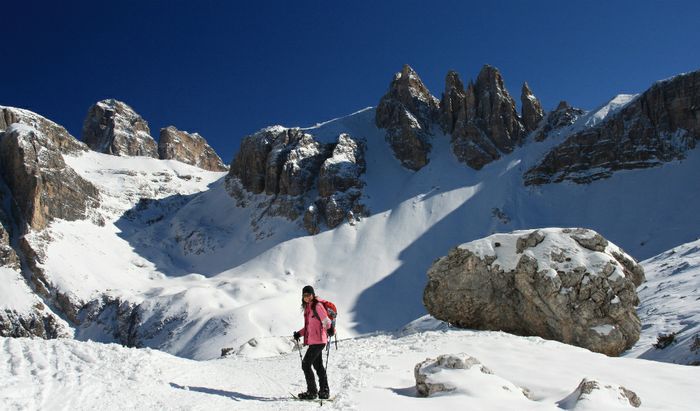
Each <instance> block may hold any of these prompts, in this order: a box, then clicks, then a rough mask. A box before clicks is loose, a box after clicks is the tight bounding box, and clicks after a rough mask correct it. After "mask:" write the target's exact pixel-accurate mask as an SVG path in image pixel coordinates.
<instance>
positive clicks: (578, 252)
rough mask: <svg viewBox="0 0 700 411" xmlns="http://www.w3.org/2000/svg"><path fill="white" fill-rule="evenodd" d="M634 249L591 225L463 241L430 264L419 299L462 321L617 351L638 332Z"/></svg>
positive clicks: (638, 275) (639, 275)
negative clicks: (627, 248)
mask: <svg viewBox="0 0 700 411" xmlns="http://www.w3.org/2000/svg"><path fill="white" fill-rule="evenodd" d="M642 281H644V273H643V270H642V268H641V267H640V266H639V265H638V264H637V263H636V262H635V261H634V259H633V258H632V257H630V256H629V255H627V254H626V253H624V251H622V250H621V249H620V248H618V247H617V246H615V245H614V244H612V243H609V242H608V241H607V240H605V239H604V238H603V237H602V236H600V235H599V234H598V233H596V232H594V231H592V230H585V229H560V228H547V229H541V230H529V231H516V232H513V233H509V234H494V235H492V236H489V237H486V238H484V239H481V240H476V241H473V242H470V243H466V244H462V245H460V246H459V247H457V248H454V249H452V250H450V252H449V254H448V255H447V256H446V257H442V258H440V259H439V260H437V261H436V262H435V263H434V264H433V266H432V267H431V268H430V270H429V271H428V284H427V285H426V287H425V291H424V295H423V302H424V304H425V306H426V308H427V309H428V312H429V313H430V314H432V315H433V316H434V317H436V318H438V319H440V320H443V321H447V322H449V323H451V324H454V325H458V326H460V327H467V328H477V329H486V330H504V331H508V332H512V333H515V334H519V335H537V336H540V337H543V338H550V339H555V340H559V341H562V342H565V343H568V344H574V345H578V346H581V347H586V348H588V349H590V350H593V351H596V352H601V353H605V354H608V355H618V354H620V353H621V352H622V351H624V350H625V349H627V348H629V347H631V346H632V345H633V344H634V343H635V342H636V341H637V340H638V338H639V332H640V321H639V318H638V317H637V314H636V311H635V307H636V305H637V304H638V303H639V299H638V297H637V294H636V292H635V288H636V287H637V286H638V285H640V284H641V283H642Z"/></svg>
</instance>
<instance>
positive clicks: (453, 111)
mask: <svg viewBox="0 0 700 411" xmlns="http://www.w3.org/2000/svg"><path fill="white" fill-rule="evenodd" d="M472 97H473V95H472ZM472 104H473V101H472ZM472 107H473V106H472ZM466 120H467V94H466V92H465V91H464V85H463V84H462V80H460V79H459V74H457V72H455V71H450V72H448V73H447V77H446V78H445V93H444V94H443V95H442V100H440V126H441V127H442V131H443V132H444V133H445V134H452V132H454V130H455V128H461V127H464V123H465V121H466Z"/></svg>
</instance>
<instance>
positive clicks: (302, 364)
mask: <svg viewBox="0 0 700 411" xmlns="http://www.w3.org/2000/svg"><path fill="white" fill-rule="evenodd" d="M294 342H295V343H296V345H297V350H298V351H299V360H301V366H302V367H303V366H304V359H303V358H301V347H299V340H296V339H295V340H294Z"/></svg>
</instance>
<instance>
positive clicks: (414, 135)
mask: <svg viewBox="0 0 700 411" xmlns="http://www.w3.org/2000/svg"><path fill="white" fill-rule="evenodd" d="M437 113H438V101H437V99H436V98H435V97H433V96H432V95H431V94H430V92H429V91H428V89H427V88H426V87H425V85H424V84H423V82H422V81H421V79H420V77H418V74H416V72H415V71H413V69H412V68H411V67H410V66H408V65H405V66H404V67H403V69H402V70H401V72H399V73H396V75H395V76H394V79H393V81H392V82H391V85H390V86H389V91H388V92H387V93H386V94H385V95H384V97H382V99H381V100H380V102H379V105H378V106H377V113H376V123H377V127H379V128H384V129H386V131H387V134H386V140H387V142H388V143H389V144H390V145H391V148H392V150H393V151H394V155H395V156H396V158H397V159H398V160H399V161H401V164H402V165H403V166H404V167H406V168H408V169H411V170H420V169H421V168H423V167H424V166H425V165H426V164H428V153H429V152H430V148H431V145H430V140H429V138H430V135H431V125H432V123H433V122H434V121H435V120H436V118H437Z"/></svg>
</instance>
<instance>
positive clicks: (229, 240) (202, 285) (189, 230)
mask: <svg viewBox="0 0 700 411" xmlns="http://www.w3.org/2000/svg"><path fill="white" fill-rule="evenodd" d="M603 111H604V110H603ZM610 111H612V110H608V111H607V112H610ZM598 112H601V113H602V111H601V110H599V111H598ZM585 118H586V117H584V118H582V119H580V120H579V121H586V120H585ZM600 118H601V120H602V118H603V114H601V115H600ZM579 127H581V126H580V124H578V123H577V124H574V125H572V126H571V128H570V130H575V129H577V128H579ZM305 130H306V132H308V133H311V134H313V135H314V137H315V138H317V139H319V140H321V141H333V140H334V139H335V138H336V137H337V135H338V134H339V133H341V132H347V133H349V134H350V135H351V136H353V137H356V138H363V139H365V140H366V142H367V152H366V162H367V171H366V173H365V174H364V175H363V176H362V178H363V179H364V180H365V182H366V186H365V187H364V188H363V193H364V195H363V198H362V202H363V204H366V205H367V206H368V208H369V209H370V210H371V216H369V217H367V218H363V219H362V220H361V221H360V222H358V223H357V224H355V225H350V224H343V225H341V226H340V227H338V228H336V229H334V230H326V231H323V232H321V233H320V234H318V235H315V236H308V235H306V232H305V231H304V230H303V229H302V228H301V226H300V224H299V223H298V222H296V221H295V222H290V221H288V220H286V219H283V218H280V217H264V218H262V219H257V218H258V217H257V216H258V215H259V213H256V212H255V209H256V206H257V205H258V204H261V203H262V201H261V199H262V197H258V199H257V200H256V198H255V197H252V198H251V200H250V202H249V204H248V207H236V206H235V203H234V201H233V200H232V199H231V197H230V196H229V195H228V193H227V192H226V183H225V181H224V180H223V179H222V178H221V177H222V176H223V174H222V173H212V172H206V171H203V170H200V169H195V168H193V167H188V166H185V165H183V164H180V163H176V162H162V161H157V160H150V159H145V158H122V157H109V156H104V155H99V154H96V153H85V154H82V155H76V156H74V157H67V162H68V164H69V165H70V166H71V167H73V168H74V169H76V171H77V172H78V173H79V174H80V175H81V176H82V177H84V178H86V179H87V180H89V181H91V182H93V183H94V184H95V185H97V186H98V187H99V188H100V190H101V192H102V193H103V195H104V196H105V197H106V198H105V199H103V207H102V208H101V209H100V210H99V211H98V212H99V213H101V214H103V215H104V216H105V219H106V220H107V224H106V225H105V226H104V227H98V226H95V225H91V224H90V223H88V222H65V221H60V222H57V223H55V224H53V225H52V226H51V228H50V229H49V230H50V233H51V237H53V240H52V241H51V242H50V243H48V244H46V259H45V261H44V264H43V268H44V269H45V271H47V272H48V273H49V275H50V276H51V277H52V278H53V279H54V280H55V282H56V283H59V284H61V286H62V287H64V288H65V289H66V290H68V291H70V292H71V293H73V294H74V295H75V296H76V298H78V299H81V300H83V301H85V302H87V301H89V300H91V299H94V298H97V297H98V296H99V295H100V294H106V295H112V296H116V297H120V298H123V299H124V300H127V301H129V302H130V304H132V305H138V315H139V318H140V327H141V328H142V331H143V334H142V336H141V337H142V338H141V342H142V343H143V344H146V345H148V346H150V347H154V348H159V349H163V350H165V351H167V352H170V353H173V354H176V355H181V356H185V357H191V358H197V359H204V358H214V357H216V356H218V355H219V353H220V349H221V348H224V347H234V348H235V347H238V346H240V345H242V344H244V343H245V342H247V341H248V340H250V339H251V338H261V337H268V336H279V335H289V334H290V333H291V330H294V329H297V328H298V325H299V324H298V322H299V317H300V314H299V311H298V309H297V307H298V305H299V290H300V289H301V287H302V286H303V285H305V284H313V285H314V286H315V287H316V289H317V291H318V293H319V294H320V295H321V296H323V297H325V298H328V299H331V300H333V301H335V302H336V303H337V304H338V305H339V307H341V317H340V322H339V328H340V332H341V335H344V336H347V335H356V334H358V333H366V332H371V331H376V330H387V329H396V328H397V327H400V326H401V325H402V324H405V323H407V322H409V321H411V320H413V319H415V318H417V317H419V316H421V315H423V314H424V313H425V311H424V308H423V305H422V302H421V296H422V291H423V287H424V285H425V282H426V277H425V273H426V271H427V269H428V267H429V266H430V264H431V263H432V261H433V260H434V259H436V258H437V257H440V256H442V255H445V254H446V253H447V251H448V250H449V248H451V247H454V246H456V245H458V244H461V243H464V242H467V241H470V240H474V239H477V238H480V237H483V236H485V235H488V234H491V233H493V232H506V231H512V230H515V229H526V228H535V227H550V226H564V227H579V226H581V227H589V228H592V229H594V230H596V231H598V232H599V233H601V234H602V235H604V236H605V237H606V238H608V239H609V240H611V241H613V242H615V243H616V244H618V245H620V246H621V247H623V248H624V249H625V250H626V251H627V252H628V253H630V254H631V255H633V256H635V257H637V258H645V257H650V256H652V255H654V254H655V253H659V252H662V251H664V250H667V249H669V248H671V247H673V246H675V245H677V244H679V243H682V242H687V241H691V240H693V239H695V238H696V236H697V233H698V232H700V219H699V218H698V216H697V213H695V212H694V210H696V209H698V207H699V206H700V198H699V197H698V196H697V195H696V193H697V192H698V191H699V190H700V180H698V179H697V178H694V177H693V176H695V175H697V170H698V169H700V154H699V153H698V152H697V150H695V151H691V152H689V154H688V156H687V158H686V159H685V160H683V161H676V162H672V163H668V164H665V165H664V166H662V167H658V168H653V169H644V170H634V171H621V172H618V173H615V174H614V175H613V176H612V178H609V179H606V180H601V181H596V182H594V183H592V184H588V185H577V184H571V183H562V184H551V185H545V186H537V187H533V186H530V187H524V186H523V184H522V173H523V171H524V170H527V169H528V168H529V167H530V166H532V165H533V164H535V163H536V162H537V161H539V159H540V158H541V157H542V155H544V153H546V152H547V151H548V150H549V149H551V148H552V147H553V146H555V145H556V144H558V143H559V142H561V141H562V140H563V139H564V138H565V137H566V133H562V134H561V135H559V136H556V137H553V138H550V139H547V140H545V141H544V142H541V143H535V142H529V143H527V144H525V145H524V146H522V147H519V148H517V149H516V150H515V151H514V152H513V153H511V154H510V155H506V156H503V157H502V158H501V159H499V160H497V161H495V162H493V163H491V164H488V165H487V166H485V167H484V168H483V169H482V170H479V171H476V170H473V169H471V168H468V167H465V166H464V165H463V164H460V163H458V162H457V161H456V159H455V158H454V156H453V155H452V153H451V152H450V148H449V141H448V137H446V136H443V135H441V134H438V135H436V136H435V137H434V139H433V141H432V143H433V149H432V152H431V155H430V163H429V164H428V165H427V166H426V167H424V168H422V169H421V170H420V171H418V172H413V171H409V170H407V169H405V168H403V167H402V166H401V165H400V163H399V161H398V160H396V159H395V158H394V157H393V155H392V153H391V151H390V148H389V147H388V145H387V144H386V142H385V141H384V132H383V131H382V130H378V129H377V128H376V127H375V126H374V111H373V110H371V109H365V110H362V111H359V112H357V113H355V114H353V115H350V116H347V117H344V118H340V119H336V120H333V121H330V122H326V123H323V124H321V125H319V126H316V127H311V128H307V129H305ZM207 187H208V188H207ZM652 188H653V189H652ZM260 196H264V195H260ZM141 197H146V198H152V199H154V200H147V201H139V198H141ZM253 218H255V219H254V220H251V219H253ZM35 241H40V240H39V239H35ZM95 267H100V269H99V270H95ZM377 312H388V313H391V315H377ZM103 320H104V321H107V319H103ZM77 336H78V338H82V339H85V338H92V339H97V340H100V341H114V337H113V336H111V335H110V328H109V326H105V327H103V328H102V329H100V327H97V329H95V327H93V326H91V327H89V329H85V330H82V331H81V330H79V332H78V333H77Z"/></svg>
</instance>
